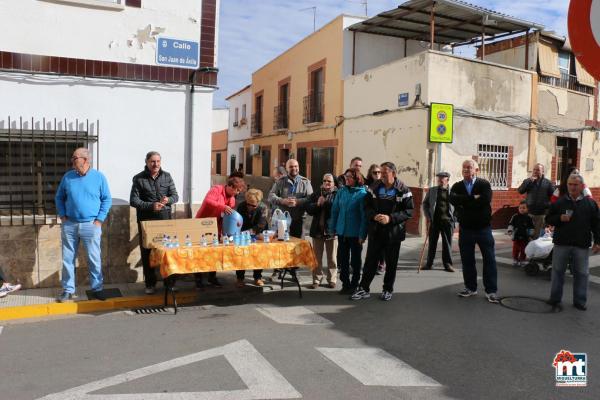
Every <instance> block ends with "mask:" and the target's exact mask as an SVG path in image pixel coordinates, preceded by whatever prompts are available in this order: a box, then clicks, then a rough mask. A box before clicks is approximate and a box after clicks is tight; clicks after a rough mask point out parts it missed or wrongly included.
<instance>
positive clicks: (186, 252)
mask: <svg viewBox="0 0 600 400" xmlns="http://www.w3.org/2000/svg"><path fill="white" fill-rule="evenodd" d="M150 265H152V266H153V267H155V268H157V267H160V274H161V276H162V277H163V278H166V277H168V276H170V275H173V274H191V273H194V272H210V271H217V272H218V271H235V270H238V269H273V268H290V267H302V268H308V269H310V270H313V269H314V268H316V267H317V258H316V257H315V253H314V251H313V249H312V246H311V245H310V243H309V242H307V241H306V240H301V239H296V238H291V239H290V241H289V242H279V241H275V242H271V243H262V242H257V243H253V244H251V245H249V246H231V245H229V246H217V247H213V246H207V247H204V246H192V247H179V248H177V249H166V248H163V247H159V248H154V249H152V252H151V253H150Z"/></svg>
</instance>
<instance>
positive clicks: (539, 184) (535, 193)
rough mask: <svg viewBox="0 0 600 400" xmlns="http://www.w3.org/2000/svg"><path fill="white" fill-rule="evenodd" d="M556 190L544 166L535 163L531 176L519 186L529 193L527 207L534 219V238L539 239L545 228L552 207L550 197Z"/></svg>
mask: <svg viewBox="0 0 600 400" xmlns="http://www.w3.org/2000/svg"><path fill="white" fill-rule="evenodd" d="M553 192H554V185H552V182H550V181H549V180H548V179H546V177H544V166H543V165H542V164H535V165H534V166H533V171H532V173H531V177H529V178H527V179H525V180H524V181H523V183H522V184H521V186H519V193H521V194H525V193H527V208H528V209H529V215H531V218H532V219H533V227H534V232H533V240H535V239H537V238H538V236H539V235H540V232H541V231H542V229H544V218H545V217H546V213H547V212H548V208H549V207H550V197H552V193H553Z"/></svg>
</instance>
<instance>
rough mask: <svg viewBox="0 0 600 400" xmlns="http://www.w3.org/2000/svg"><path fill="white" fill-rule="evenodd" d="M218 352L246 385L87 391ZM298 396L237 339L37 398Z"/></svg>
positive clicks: (185, 399) (246, 398)
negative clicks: (163, 390)
mask: <svg viewBox="0 0 600 400" xmlns="http://www.w3.org/2000/svg"><path fill="white" fill-rule="evenodd" d="M217 356H225V359H226V360H227V361H229V363H230V364H231V366H232V367H233V369H235V371H236V372H237V373H238V375H239V376H240V378H241V379H242V381H243V382H244V383H245V384H246V386H248V389H243V390H222V391H206V392H179V393H176V392H175V393H139V394H90V392H95V391H97V390H100V389H104V388H107V387H111V386H116V385H119V384H121V383H125V382H130V381H132V380H135V379H139V378H143V377H145V376H148V375H152V374H156V373H159V372H164V371H168V370H170V369H173V368H178V367H181V366H184V365H188V364H192V363H195V362H198V361H202V360H206V359H210V358H213V357H217ZM190 378H191V377H190ZM301 397H302V395H301V394H300V393H298V392H297V391H296V389H294V387H293V386H292V385H291V384H290V383H289V382H288V381H287V380H286V379H285V378H284V377H283V376H282V375H281V374H280V373H279V371H277V370H276V369H275V368H274V367H273V366H272V365H271V364H270V363H269V362H268V361H267V360H266V359H265V358H264V357H263V356H262V355H261V354H260V353H259V352H258V351H257V350H256V348H254V346H252V344H250V342H248V341H247V340H239V341H237V342H233V343H230V344H228V345H225V346H221V347H215V348H214V349H210V350H205V351H201V352H199V353H194V354H190V355H187V356H183V357H179V358H174V359H172V360H169V361H165V362H162V363H158V364H154V365H150V366H148V367H143V368H139V369H136V370H133V371H129V372H125V373H123V374H119V375H115V376H112V377H110V378H106V379H101V380H99V381H95V382H91V383H87V384H85V385H81V386H77V387H75V388H72V389H68V390H65V391H64V392H60V393H54V394H50V395H47V396H44V397H42V398H40V399H38V400H174V399H177V400H253V399H298V398H301Z"/></svg>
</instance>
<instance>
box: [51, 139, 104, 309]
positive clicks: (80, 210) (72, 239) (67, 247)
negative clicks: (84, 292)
mask: <svg viewBox="0 0 600 400" xmlns="http://www.w3.org/2000/svg"><path fill="white" fill-rule="evenodd" d="M71 162H72V163H73V169H72V170H71V171H69V172H67V173H66V174H65V175H64V176H63V178H62V180H61V181H60V185H59V186H58V189H57V191H56V197H55V201H56V213H57V214H58V216H59V217H60V219H61V221H62V224H61V241H62V255H63V267H62V280H61V283H62V287H63V292H62V294H61V295H60V296H58V298H57V299H56V301H58V302H59V303H62V302H65V301H70V300H72V298H73V294H74V293H75V261H76V260H77V249H78V248H79V242H80V241H81V242H82V243H83V246H84V247H85V250H86V251H87V256H88V269H89V273H90V286H91V287H92V292H93V296H94V298H96V299H98V300H106V296H105V294H104V291H103V287H102V284H103V279H102V262H101V259H102V257H101V252H100V240H101V238H102V223H103V222H104V220H105V219H106V217H107V216H108V212H109V211H110V207H111V205H112V198H111V196H110V190H109V188H108V182H107V181H106V177H105V176H104V175H103V174H102V173H101V172H100V171H97V170H95V169H93V168H92V166H91V164H90V152H89V150H88V149H86V148H83V147H81V148H78V149H76V150H75V151H74V152H73V156H72V157H71Z"/></svg>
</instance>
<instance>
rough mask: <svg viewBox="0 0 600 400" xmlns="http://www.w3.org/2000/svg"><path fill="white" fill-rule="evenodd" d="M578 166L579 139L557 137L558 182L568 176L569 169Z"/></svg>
mask: <svg viewBox="0 0 600 400" xmlns="http://www.w3.org/2000/svg"><path fill="white" fill-rule="evenodd" d="M573 167H577V139H572V138H566V137H558V138H556V184H557V185H560V183H561V182H562V181H563V180H564V179H567V178H568V176H567V175H568V174H569V170H570V169H571V168H573Z"/></svg>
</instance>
